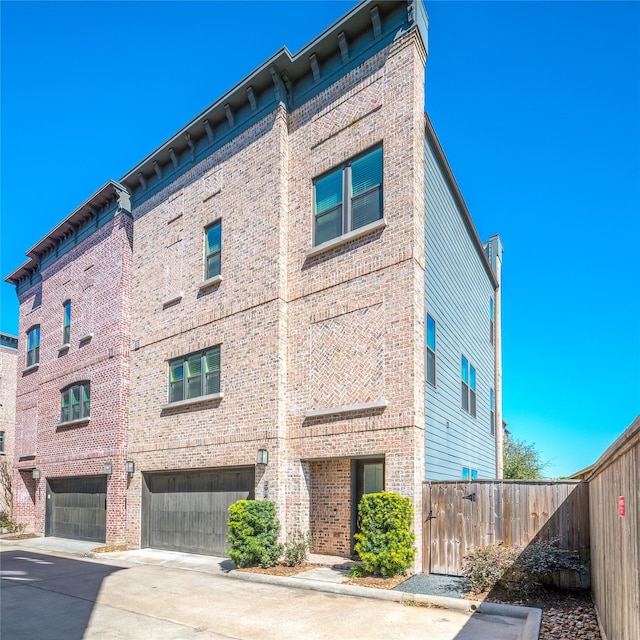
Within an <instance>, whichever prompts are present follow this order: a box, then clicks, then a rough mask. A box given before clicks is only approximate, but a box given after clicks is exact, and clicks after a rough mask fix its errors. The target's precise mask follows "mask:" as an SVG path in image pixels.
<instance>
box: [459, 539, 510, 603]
mask: <svg viewBox="0 0 640 640" xmlns="http://www.w3.org/2000/svg"><path fill="white" fill-rule="evenodd" d="M517 557H518V550H517V549H514V548H512V547H507V546H505V545H504V544H502V543H500V544H492V545H488V546H486V547H476V548H475V549H474V550H473V551H472V552H471V553H470V554H469V555H467V556H465V557H464V561H465V564H464V570H463V572H462V575H463V576H464V577H465V578H467V579H468V580H469V582H470V583H471V591H472V593H481V592H483V591H489V590H490V589H493V587H495V586H496V584H498V582H500V580H501V579H502V577H503V576H504V574H505V573H506V572H507V571H508V570H509V569H511V567H512V566H513V564H514V562H515V561H516V558H517Z"/></svg>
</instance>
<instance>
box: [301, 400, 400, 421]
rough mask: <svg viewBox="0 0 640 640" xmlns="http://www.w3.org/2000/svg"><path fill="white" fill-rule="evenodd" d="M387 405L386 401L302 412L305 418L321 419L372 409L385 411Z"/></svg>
mask: <svg viewBox="0 0 640 640" xmlns="http://www.w3.org/2000/svg"><path fill="white" fill-rule="evenodd" d="M388 405H389V403H388V402H387V401H386V400H379V401H378V402H363V403H361V404H348V405H346V406H344V407H330V408H329V409H313V410H309V411H305V412H304V416H305V418H321V417H324V416H333V415H338V414H340V413H360V412H361V411H371V410H373V409H385V408H386V407H387V406H388Z"/></svg>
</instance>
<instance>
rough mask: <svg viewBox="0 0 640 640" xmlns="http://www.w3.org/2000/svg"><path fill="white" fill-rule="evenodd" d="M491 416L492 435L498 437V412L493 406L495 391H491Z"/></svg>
mask: <svg viewBox="0 0 640 640" xmlns="http://www.w3.org/2000/svg"><path fill="white" fill-rule="evenodd" d="M489 416H490V426H491V435H492V436H495V435H496V412H495V409H494V406H493V389H489Z"/></svg>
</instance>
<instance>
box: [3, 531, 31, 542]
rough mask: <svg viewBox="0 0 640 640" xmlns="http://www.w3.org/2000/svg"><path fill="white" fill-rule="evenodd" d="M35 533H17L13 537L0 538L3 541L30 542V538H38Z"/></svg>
mask: <svg viewBox="0 0 640 640" xmlns="http://www.w3.org/2000/svg"><path fill="white" fill-rule="evenodd" d="M39 537H40V536H39V535H37V534H36V533H17V534H16V535H14V536H2V539H3V540H31V538H39Z"/></svg>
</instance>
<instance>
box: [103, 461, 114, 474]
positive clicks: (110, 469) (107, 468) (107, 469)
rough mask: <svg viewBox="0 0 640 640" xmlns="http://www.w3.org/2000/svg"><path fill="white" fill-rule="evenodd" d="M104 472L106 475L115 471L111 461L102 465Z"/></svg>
mask: <svg viewBox="0 0 640 640" xmlns="http://www.w3.org/2000/svg"><path fill="white" fill-rule="evenodd" d="M102 473H104V475H105V476H110V475H111V474H112V473H113V465H112V464H111V463H110V462H105V463H104V464H103V465H102Z"/></svg>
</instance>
